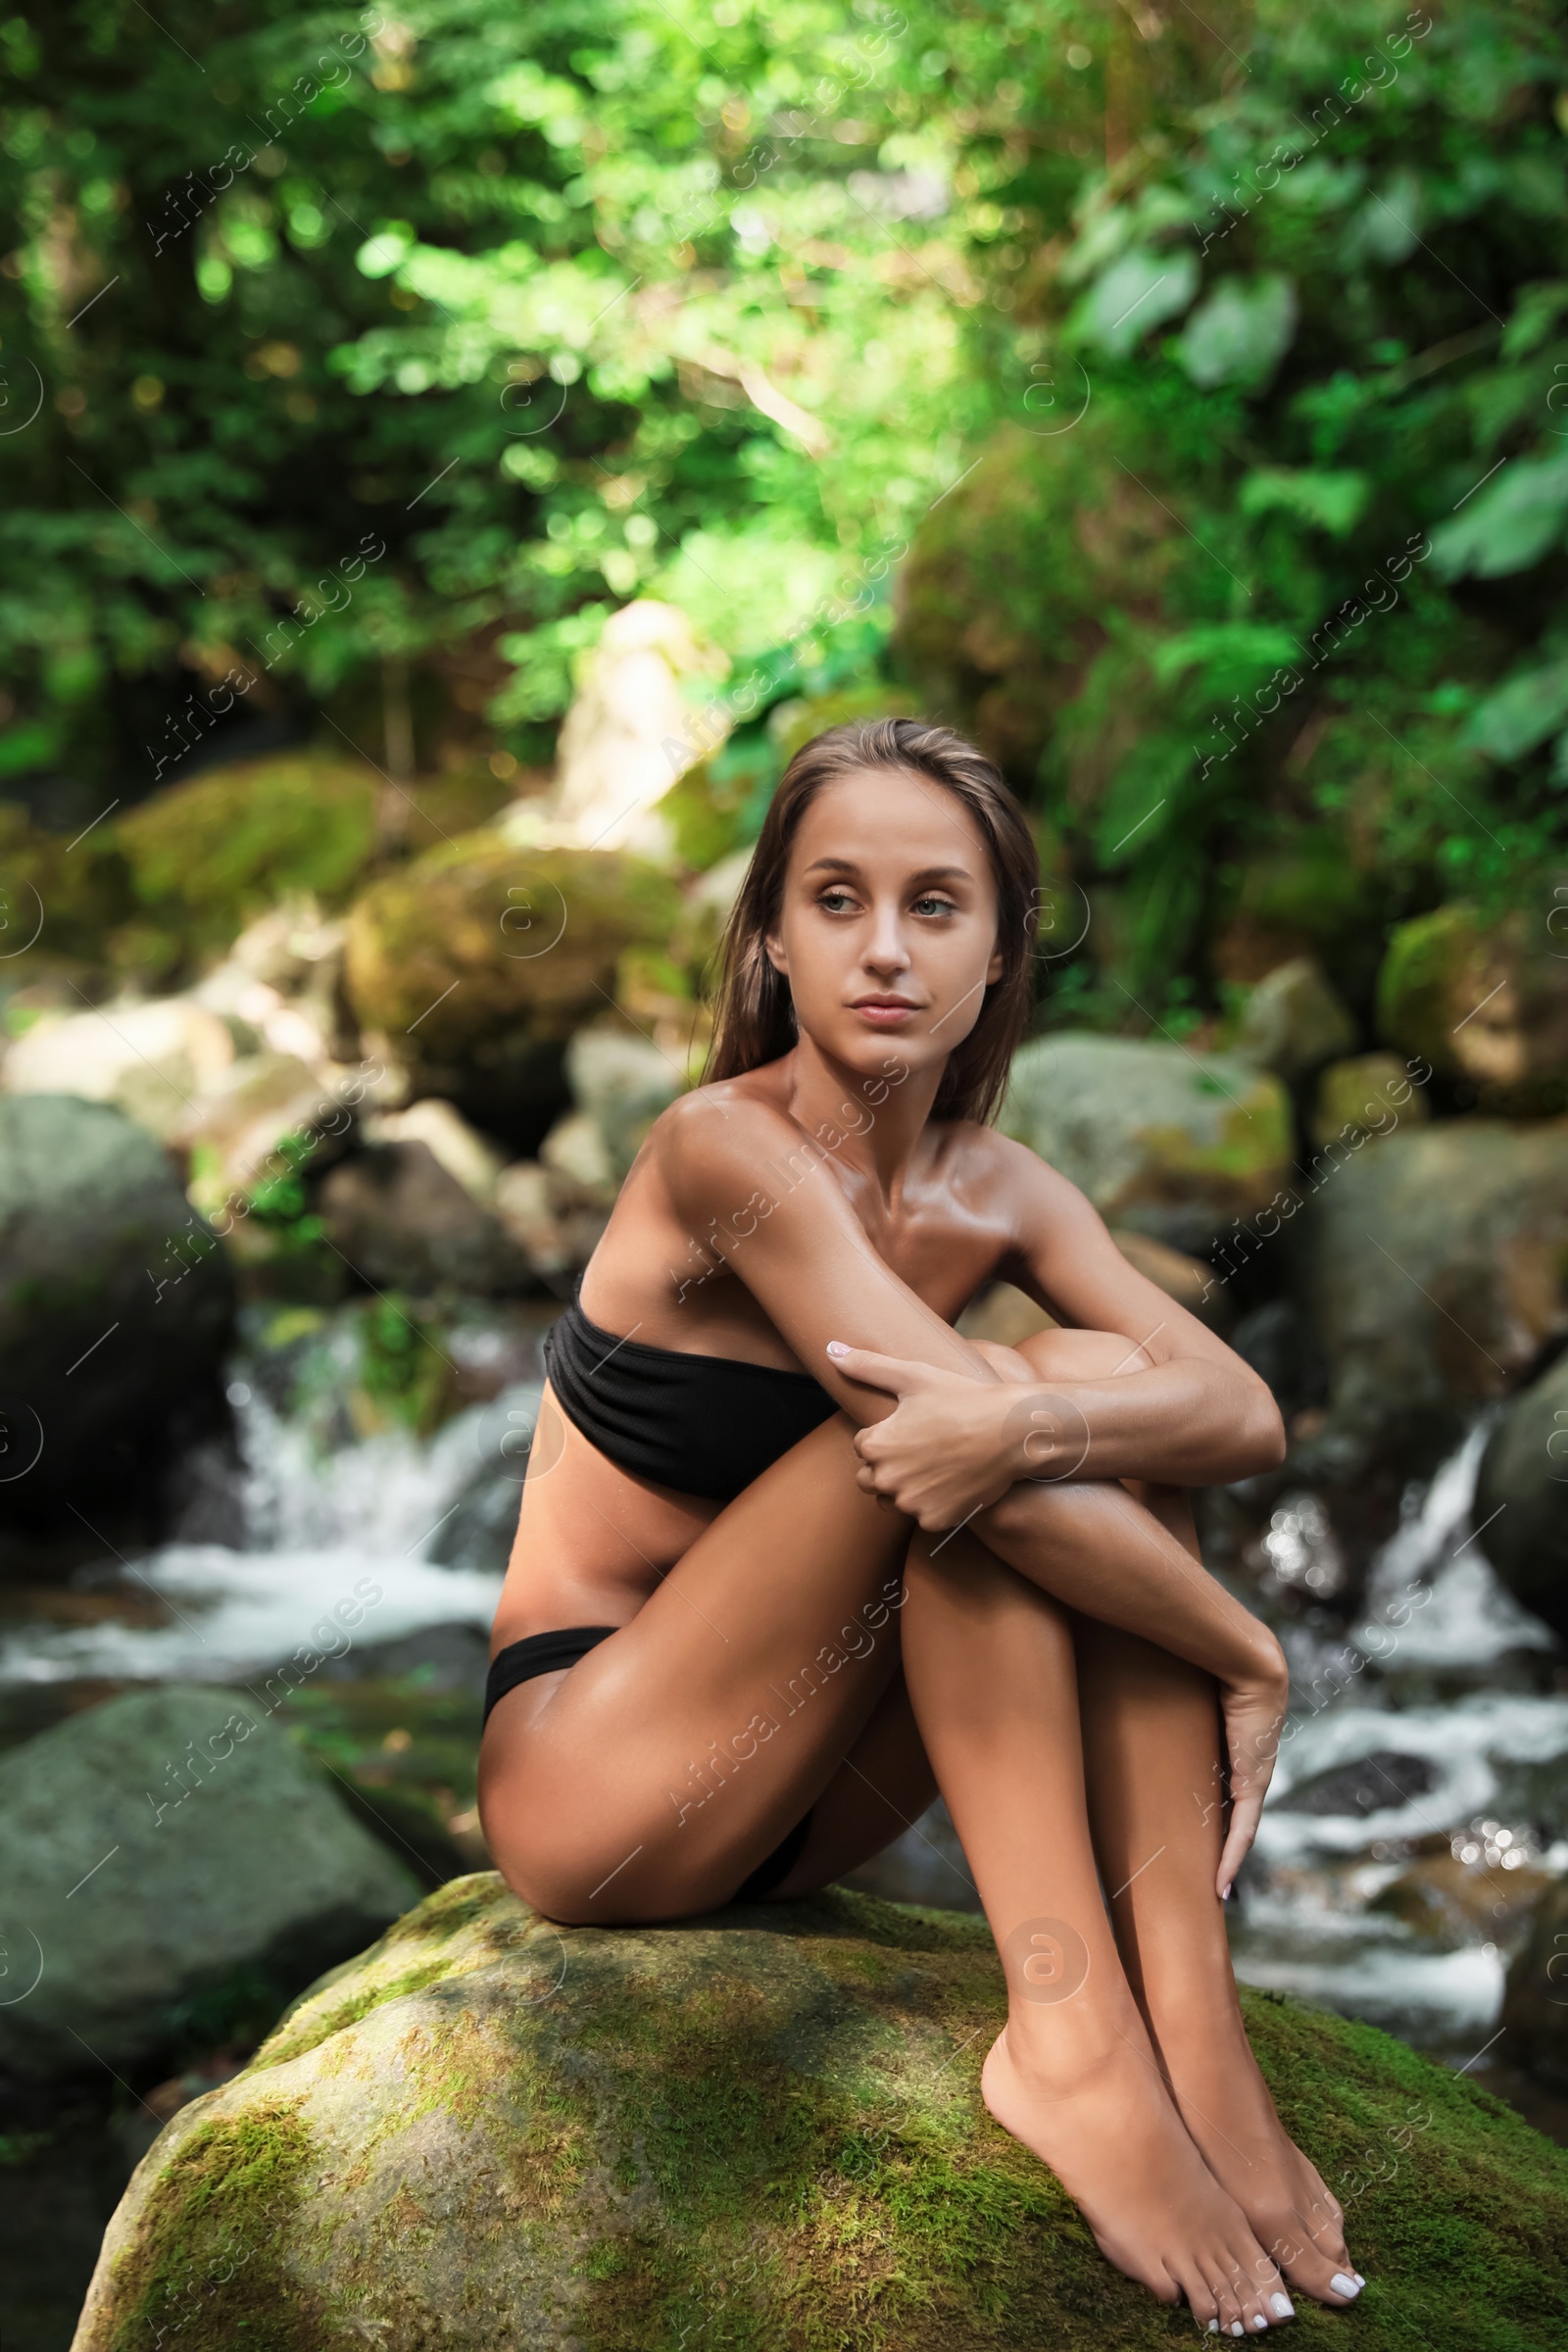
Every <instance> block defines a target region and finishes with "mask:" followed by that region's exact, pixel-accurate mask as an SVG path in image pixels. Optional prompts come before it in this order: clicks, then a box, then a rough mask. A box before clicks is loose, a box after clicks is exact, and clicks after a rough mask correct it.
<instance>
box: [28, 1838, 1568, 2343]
mask: <svg viewBox="0 0 1568 2352" xmlns="http://www.w3.org/2000/svg"><path fill="white" fill-rule="evenodd" d="M1241 1998H1242V2004H1243V2011H1244V2015H1245V2017H1246V2020H1247V2025H1248V2030H1249V2032H1250V2035H1251V2038H1252V2041H1253V2044H1254V2047H1255V2048H1256V2050H1257V2053H1258V2057H1259V2061H1260V2063H1261V2065H1262V2068H1263V2071H1264V2073H1265V2075H1266V2076H1267V2078H1268V2079H1269V2082H1270V2085H1271V2088H1272V2089H1273V2091H1274V2094H1275V2096H1276V2098H1277V2100H1278V2103H1279V2106H1280V2109H1281V2112H1282V2114H1283V2117H1284V2121H1285V2125H1286V2129H1287V2130H1288V2131H1292V2132H1293V2133H1294V2134H1295V2136H1296V2137H1297V2138H1298V2139H1299V2141H1300V2143H1301V2144H1302V2145H1303V2147H1304V2148H1305V2150H1306V2152H1307V2154H1308V2155H1309V2156H1310V2157H1311V2158H1312V2160H1313V2161H1314V2162H1315V2163H1316V2164H1317V2165H1318V2166H1319V2167H1320V2168H1321V2169H1322V2170H1323V2172H1324V2173H1325V2174H1326V2175H1327V2177H1328V2178H1329V2179H1330V2180H1340V2179H1343V2178H1345V2177H1347V2176H1348V2174H1350V2173H1351V2172H1352V2170H1353V2169H1354V2168H1355V2167H1356V2165H1357V2163H1358V2162H1359V2160H1360V2159H1361V2158H1362V2156H1363V2154H1364V2151H1365V2150H1366V2149H1367V2147H1368V2146H1369V2145H1375V2146H1378V2147H1380V2148H1381V2147H1387V2146H1388V2145H1389V2144H1390V2143H1391V2141H1393V2140H1394V2137H1395V2135H1396V2134H1401V2136H1400V2137H1399V2138H1398V2140H1397V2145H1398V2147H1399V2149H1400V2151H1401V2153H1400V2155H1399V2158H1398V2160H1397V2162H1395V2163H1390V2164H1385V2165H1383V2166H1381V2167H1380V2168H1379V2169H1378V2171H1377V2172H1376V2173H1374V2174H1373V2175H1372V2177H1371V2178H1369V2179H1368V2180H1367V2181H1366V2183H1365V2186H1364V2189H1363V2190H1362V2192H1361V2193H1360V2194H1359V2195H1358V2197H1357V2201H1356V2205H1355V2212H1354V2227H1355V2235H1354V2239H1353V2243H1354V2245H1355V2248H1356V2251H1357V2257H1358V2259H1360V2260H1361V2261H1363V2262H1364V2264H1365V2267H1366V2270H1367V2274H1368V2276H1369V2277H1372V2278H1377V2279H1378V2280H1379V2282H1380V2290H1379V2292H1380V2297H1384V2296H1386V2298H1387V2308H1388V2310H1389V2312H1390V2314H1391V2315H1397V2316H1391V2317H1390V2318H1388V2319H1387V2320H1385V2319H1383V2318H1382V2317H1380V2302H1379V2301H1377V2300H1373V2301H1369V2304H1368V2307H1367V2309H1366V2310H1365V2311H1364V2312H1361V2313H1359V2314H1358V2315H1357V2323H1356V2325H1357V2340H1358V2341H1359V2342H1364V2344H1365V2345H1366V2347H1367V2352H1396V2347H1402V2346H1403V2345H1405V2344H1406V2343H1407V2342H1408V2341H1409V2339H1410V2336H1411V2334H1412V2333H1416V2334H1419V2335H1421V2336H1422V2337H1423V2338H1424V2339H1425V2340H1426V2341H1429V2342H1432V2343H1443V2344H1446V2343H1448V2342H1450V2341H1453V2340H1455V2338H1454V2332H1453V2326H1452V2325H1451V2323H1452V2322H1453V2321H1454V2318H1455V2315H1456V2314H1458V2315H1462V2314H1463V2313H1464V2311H1465V2310H1467V2309H1470V2308H1475V2309H1484V2310H1485V2312H1486V2315H1487V2320H1488V2324H1489V2325H1490V2327H1492V2329H1493V2332H1494V2333H1495V2334H1497V2333H1498V2331H1499V2330H1502V2329H1505V2328H1511V2329H1513V2330H1515V2331H1516V2333H1517V2336H1518V2340H1519V2341H1520V2342H1521V2343H1523V2342H1526V2341H1536V2340H1544V2338H1543V2336H1542V2328H1543V2327H1544V2326H1545V2327H1549V2326H1551V2325H1554V2324H1555V2320H1556V2315H1557V2314H1558V2313H1560V2312H1561V2311H1562V2309H1563V2308H1564V2304H1563V2293H1562V2284H1561V2278H1560V2266H1559V2265H1558V2263H1557V2258H1556V2254H1555V2251H1554V2249H1555V2248H1556V2247H1557V2246H1559V2245H1560V2244H1561V2243H1562V2241H1563V2238H1564V2235H1565V2233H1568V2156H1565V2155H1564V2154H1563V2152H1562V2151H1560V2150H1558V2149H1555V2148H1553V2147H1552V2146H1551V2145H1550V2143H1549V2142H1547V2141H1545V2140H1544V2139H1542V2138H1541V2137H1540V2136H1539V2135H1538V2134H1537V2133H1535V2132H1533V2131H1530V2129H1529V2128H1528V2127H1527V2126H1526V2125H1524V2124H1523V2123H1522V2122H1521V2121H1520V2120H1519V2119H1518V2117H1516V2116H1514V2115H1512V2114H1510V2113H1509V2112H1508V2111H1507V2110H1505V2109H1504V2108H1502V2107H1501V2106H1500V2105H1499V2104H1498V2102H1496V2101H1495V2100H1493V2099H1490V2098H1488V2097H1486V2095H1485V2094H1484V2093H1483V2092H1481V2091H1479V2090H1477V2089H1476V2088H1475V2087H1474V2085H1473V2083H1471V2082H1468V2081H1466V2080H1464V2079H1462V2078H1458V2077H1456V2076H1454V2075H1452V2074H1450V2073H1449V2072H1448V2071H1447V2070H1446V2069H1444V2068H1441V2067H1438V2066H1435V2065H1432V2064H1431V2063H1429V2062H1428V2061H1426V2060H1424V2059H1422V2058H1421V2057H1419V2056H1418V2055H1417V2054H1416V2053H1415V2052H1413V2051H1411V2050H1408V2049H1406V2048H1403V2047H1402V2046H1401V2045H1399V2044H1397V2043H1396V2042H1393V2041H1391V2040H1390V2039H1388V2038H1387V2037H1386V2036H1385V2035H1383V2034H1379V2033H1377V2032H1376V2031H1375V2030H1373V2029H1371V2028H1368V2027H1366V2026H1361V2025H1355V2024H1351V2023H1349V2022H1348V2021H1347V2020H1345V2019H1342V2018H1339V2017H1335V2016H1332V2015H1331V2014H1329V2013H1328V2012H1326V2011H1323V2010H1317V2009H1310V2008H1306V2007H1303V2006H1300V2005H1299V2004H1298V2003H1296V2002H1294V2001H1291V2000H1289V1999H1286V1998H1284V1997H1282V1996H1280V1995H1277V1994H1267V1993H1258V1992H1254V1991H1252V1990H1250V1989H1249V1988H1247V1987H1244V1988H1243V1990H1242V1995H1241ZM1004 2014H1005V2008H1004V1995H1003V1980H1002V1974H1001V1968H1000V1965H999V1963H998V1960H997V1957H996V1952H995V1948H994V1945H993V1943H992V1940H991V1936H990V1934H989V1931H988V1929H987V1928H986V1926H985V1923H984V1922H983V1921H982V1920H978V1919H973V1918H969V1917H966V1916H964V1915H962V1914H958V1913H955V1912H937V1911H919V1910H906V1909H901V1908H898V1907H895V1906H894V1905H891V1904H887V1903H880V1902H877V1901H875V1900H872V1899H871V1898H869V1897H866V1896H863V1895H858V1894H853V1893H850V1892H848V1891H845V1890H842V1889H836V1890H834V1891H832V1892H830V1893H828V1894H825V1895H822V1896H818V1897H815V1898H813V1899H811V1900H809V1901H802V1902H791V1903H782V1904H767V1905H756V1906H752V1907H749V1908H741V1907H738V1906H737V1907H735V1908H733V1909H730V1910H723V1911H716V1912H711V1913H709V1914H707V1915H705V1916H703V1917H701V1918H698V1919H692V1920H684V1921H680V1922H678V1923H670V1924H665V1925H661V1926H657V1927H622V1928H615V1929H608V1930H607V1929H593V1928H581V1927H567V1928H557V1927H555V1926H553V1925H552V1924H551V1923H550V1922H549V1921H547V1920H544V1919H541V1918H540V1917H538V1916H537V1915H536V1914H535V1913H533V1912H531V1911H529V1910H528V1909H527V1908H526V1907H525V1906H524V1905H523V1904H521V1903H519V1902H518V1901H517V1900H516V1899H515V1897H514V1896H513V1895H511V1894H510V1893H509V1892H508V1891H507V1890H506V1888H505V1887H503V1885H502V1883H501V1881H500V1880H499V1879H498V1878H497V1877H495V1876H494V1875H491V1874H486V1875H482V1876H475V1877H472V1878H467V1879H461V1880H459V1881H457V1882H456V1883H454V1884H453V1885H452V1886H449V1887H445V1888H443V1889H442V1890H441V1891H440V1892H439V1893H437V1894H434V1895H432V1896H430V1897H429V1898H428V1899H427V1900H426V1901H425V1902H423V1903H422V1904H421V1905H420V1906H419V1908H418V1909H417V1911H416V1912H414V1913H412V1914H410V1915H409V1916H408V1917H407V1918H405V1919H403V1920H401V1921H399V1922H398V1924H397V1925H396V1926H395V1927H394V1928H393V1930H392V1931H391V1933H390V1934H388V1935H387V1936H384V1937H383V1938H382V1940H381V1942H380V1943H379V1944H377V1945H376V1946H374V1947H373V1948H372V1949H371V1950H370V1951H368V1952H367V1953H366V1954H365V1955H364V1956H363V1957H362V1958H361V1959H359V1960H357V1961H354V1962H352V1963H350V1964H348V1965H347V1966H345V1967H343V1968H339V1969H337V1970H334V1971H333V1972H332V1973H331V1974H330V1975H329V1976H328V1977H326V1978H324V1979H323V1980H322V1981H321V1982H320V1983H319V1985H315V1986H313V1987H312V1989H311V1991H310V1992H309V1993H308V1994H307V1995H306V1996H305V1997H304V1998H303V1999H302V2000H301V2001H299V2002H298V2003H297V2004H296V2005H295V2007H294V2008H293V2009H292V2010H291V2011H290V2012H289V2014H288V2015H287V2016H286V2017H285V2018H284V2019H283V2020H282V2022H281V2024H280V2025H279V2027H278V2029H277V2031H276V2032H275V2033H274V2034H273V2035H272V2036H271V2038H270V2040H269V2041H268V2042H267V2043H266V2044H265V2045H264V2046H263V2048H262V2049H261V2050H259V2051H258V2053H257V2055H256V2057H255V2058H254V2059H253V2060H252V2062H251V2064H250V2065H249V2066H248V2067H247V2068H246V2070H245V2072H244V2073H243V2074H242V2075H240V2076H239V2077H238V2078H237V2079H236V2080H235V2081H233V2082H228V2083H225V2084H223V2085H221V2086H220V2087H219V2088H216V2089H214V2090H212V2091H209V2092H208V2093H206V2094H205V2095H204V2096H202V2097H200V2098H197V2099H195V2100H193V2101H192V2102H191V2103H190V2104H188V2105H187V2106H185V2107H183V2108H181V2110H180V2111H179V2113H178V2114H177V2115H175V2116H174V2118H173V2120H172V2122H171V2123H170V2124H169V2126H168V2127H167V2129H166V2130H165V2131H164V2132H163V2133H162V2135H161V2136H160V2138H159V2139H158V2141H157V2142H156V2144H155V2145H154V2147H153V2148H152V2150H151V2151H150V2153H149V2154H148V2156H147V2157H146V2158H145V2159H144V2160H143V2162H142V2164H141V2166H140V2167H139V2168H138V2171H137V2173H136V2175H135V2177H134V2179H133V2180H132V2181H131V2183H130V2186H129V2188H128V2190H127V2192H126V2194H125V2197H124V2200H123V2203H122V2205H121V2208H120V2210H119V2212H118V2214H117V2215H116V2217H115V2220H114V2222H113V2223H112V2225H111V2227H110V2229H109V2231H108V2233H107V2235H106V2237H105V2240H104V2245H103V2251H102V2254H101V2256H100V2259H99V2263H98V2268H97V2271H96V2274H95V2277H94V2280H93V2284H92V2288H91V2291H90V2293H89V2296H88V2299H87V2304H86V2308H85V2310H84V2312H83V2314H82V2318H81V2323H80V2326H79V2327H78V2329H77V2333H76V2337H75V2346H74V2352H110V2348H111V2347H112V2346H115V2345H118V2344H121V2343H123V2342H124V2341H125V2340H126V2331H127V2330H128V2329H129V2327H130V2326H131V2322H132V2318H133V2317H134V2319H135V2321H136V2323H137V2324H138V2325H139V2326H140V2327H143V2328H145V2329H146V2330H147V2331H148V2332H149V2333H150V2332H151V2331H152V2329H153V2328H154V2327H156V2326H160V2325H165V2326H172V2324H173V2323H174V2321H175V2320H176V2319H179V2318H181V2317H185V2316H187V2315H188V2316H189V2319H190V2325H189V2327H188V2328H187V2331H186V2335H185V2341H186V2342H187V2344H188V2345H189V2346H190V2352H217V2347H219V2346H221V2345H227V2344H231V2343H233V2342H234V2341H236V2340H240V2339H242V2337H243V2336H244V2335H245V2334H246V2333H251V2332H255V2331H256V2328H257V2326H258V2325H259V2324H260V2323H261V2321H262V2320H263V2318H264V2316H265V2317H266V2318H267V2319H268V2321H269V2324H270V2320H271V2316H272V2315H280V2318H285V2317H286V2322H287V2325H288V2327H289V2328H290V2330H291V2334H292V2340H293V2341H295V2342H297V2343H298V2344H300V2345H302V2346H305V2345H309V2346H315V2345H317V2344H320V2345H323V2346H324V2345H325V2344H327V2343H328V2342H329V2341H331V2340H333V2338H334V2337H335V2335H337V2334H339V2333H344V2334H357V2335H361V2336H364V2337H365V2338H367V2339H369V2338H371V2337H373V2339H374V2341H375V2342H376V2343H377V2344H379V2345H380V2346H381V2347H382V2348H383V2352H417V2347H420V2346H422V2345H424V2344H426V2343H428V2342H430V2341H432V2340H434V2339H435V2338H436V2337H439V2339H440V2340H441V2341H442V2342H443V2343H446V2344H449V2345H451V2346H454V2347H465V2346H468V2347H473V2348H474V2352H481V2348H482V2352H500V2348H501V2347H503V2346H513V2345H522V2344H528V2345H532V2346H538V2347H560V2348H561V2352H565V2347H567V2346H571V2345H588V2344H591V2343H601V2344H605V2345H616V2346H621V2345H645V2344H646V2345H650V2346H652V2345H656V2344H660V2343H662V2342H668V2343H670V2344H672V2345H673V2344H674V2343H676V2342H678V2340H679V2338H680V2334H681V2331H682V2329H683V2328H685V2329H687V2330H689V2335H688V2340H689V2341H691V2340H695V2341H703V2340H706V2339H710V2338H713V2339H716V2337H717V2336H718V2334H719V2332H720V2331H721V2330H722V2331H725V2332H731V2333H734V2334H736V2335H737V2336H738V2337H741V2338H743V2339H745V2338H750V2339H752V2340H755V2341H757V2342H759V2343H769V2344H780V2345H782V2344H785V2343H794V2342H796V2341H804V2340H805V2338H806V2335H807V2334H809V2335H810V2336H811V2337H813V2338H814V2339H815V2340H817V2341H820V2342H821V2343H823V2344H842V2343H850V2342H853V2341H855V2340H856V2338H857V2336H858V2335H859V2334H862V2333H863V2320H864V2313H865V2311H866V2309H867V2308H868V2306H869V2305H870V2304H871V2303H873V2302H874V2308H875V2311H876V2315H877V2318H876V2325H877V2328H878V2331H879V2332H880V2334H881V2335H882V2337H883V2339H884V2340H885V2341H886V2342H887V2343H888V2344H889V2345H898V2346H906V2345H907V2346H915V2345H919V2346H929V2347H933V2348H934V2347H935V2346H937V2345H938V2344H949V2343H951V2344H953V2345H959V2344H961V2345H965V2346H969V2345H975V2346H978V2345H981V2344H985V2345H988V2346H992V2347H995V2348H996V2352H1007V2347H1016V2348H1017V2352H1038V2347H1039V2346H1040V2345H1042V2344H1046V2343H1052V2344H1055V2343H1059V2342H1062V2341H1065V2340H1066V2338H1067V2337H1068V2336H1069V2335H1071V2334H1073V2333H1074V2332H1082V2329H1083V2327H1084V2325H1085V2321H1084V2316H1083V2315H1085V2314H1086V2313H1092V2314H1093V2332H1094V2337H1095V2341H1096V2342H1097V2343H1098V2344H1103V2345H1105V2346H1107V2347H1109V2348H1110V2352H1133V2348H1134V2347H1136V2346H1145V2345H1148V2346H1152V2345H1154V2344H1155V2343H1159V2342H1163V2341H1165V2340H1166V2338H1167V2335H1168V2333H1169V2327H1170V2321H1169V2317H1168V2315H1167V2314H1165V2313H1164V2312H1162V2311H1160V2309H1159V2307H1158V2306H1157V2305H1155V2304H1153V2303H1152V2301H1151V2300H1150V2299H1149V2297H1148V2295H1147V2292H1146V2290H1144V2289H1143V2288H1141V2287H1139V2286H1137V2285H1135V2284H1134V2283H1133V2282H1132V2281H1131V2280H1130V2279H1127V2278H1123V2277H1122V2276H1121V2275H1120V2274H1119V2273H1117V2272H1115V2271H1113V2270H1112V2269H1111V2267H1110V2265H1109V2264H1108V2263H1106V2262H1105V2260H1104V2258H1103V2256H1102V2255H1101V2254H1100V2253H1099V2251H1098V2249H1097V2248H1096V2247H1095V2245H1094V2243H1093V2241H1092V2239H1091V2238H1090V2235H1089V2232H1088V2230H1087V2229H1086V2228H1085V2226H1084V2224H1083V2222H1082V2220H1081V2218H1080V2217H1079V2216H1078V2215H1077V2213H1076V2212H1075V2211H1074V2210H1073V2208H1072V2207H1071V2205H1070V2204H1069V2202H1068V2199H1067V2197H1066V2195H1065V2192H1064V2191H1063V2190H1062V2189H1061V2187H1060V2186H1059V2184H1058V2183H1057V2181H1056V2180H1055V2179H1054V2176H1053V2175H1052V2174H1051V2173H1050V2172H1049V2171H1048V2170H1047V2169H1046V2167H1045V2166H1044V2165H1042V2164H1041V2163H1040V2162H1039V2161H1038V2160H1037V2159H1036V2158H1035V2157H1033V2156H1032V2155H1030V2154H1029V2153H1028V2151H1027V2150H1026V2149H1024V2148H1023V2147H1022V2146H1021V2145H1020V2144H1019V2143H1018V2142H1017V2141H1016V2140H1013V2139H1011V2138H1010V2137H1009V2136H1008V2135H1007V2134H1006V2133H1005V2132H1004V2131H1002V2129H1001V2127H1000V2126H999V2125H997V2124H996V2123H995V2122H994V2121H993V2119H992V2118H991V2117H990V2116H989V2115H988V2114H987V2112H986V2110H985V2108H984V2106H983V2104H982V2103H981V2100H980V2098H979V2095H978V2077H979V2071H980V2066H981V2063H982V2060H983V2057H984V2053H985V2051H986V2049H987V2047H988V2045H989V2043H990V2041H991V2040H992V2038H993V2037H994V2035H995V2034H996V2032H997V2030H998V2029H999V2028H1000V2026H1001V2024H1002V2022H1003V2017H1004ZM1413 2112H1414V2113H1415V2114H1416V2115H1417V2117H1418V2119H1419V2122H1418V2128H1417V2127H1415V2126H1412V2120H1411V2119H1412V2113H1413ZM1406 2151H1407V2153H1406ZM956 2212H961V2213H962V2215H963V2216H964V2222H963V2227H962V2228H961V2229H956V2228H955V2223H954V2216H955V2213H956ZM1498 2340H1499V2341H1500V2340H1501V2337H1500V2334H1499V2335H1498Z"/></svg>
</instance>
